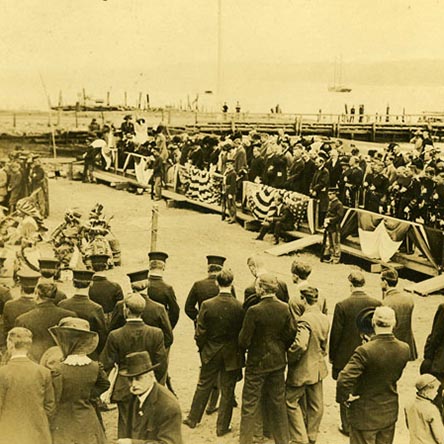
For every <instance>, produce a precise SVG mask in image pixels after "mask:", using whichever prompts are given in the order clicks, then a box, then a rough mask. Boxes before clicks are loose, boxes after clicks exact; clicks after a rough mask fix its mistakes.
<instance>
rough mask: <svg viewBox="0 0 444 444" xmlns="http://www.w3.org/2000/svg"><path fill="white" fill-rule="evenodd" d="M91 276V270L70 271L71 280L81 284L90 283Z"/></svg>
mask: <svg viewBox="0 0 444 444" xmlns="http://www.w3.org/2000/svg"><path fill="white" fill-rule="evenodd" d="M93 275H94V271H92V270H72V280H73V281H77V282H81V283H89V282H91V281H92V277H93Z"/></svg>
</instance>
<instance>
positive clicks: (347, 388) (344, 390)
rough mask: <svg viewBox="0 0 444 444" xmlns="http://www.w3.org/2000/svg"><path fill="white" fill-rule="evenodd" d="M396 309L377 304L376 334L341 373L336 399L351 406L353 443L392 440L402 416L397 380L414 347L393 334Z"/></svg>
mask: <svg viewBox="0 0 444 444" xmlns="http://www.w3.org/2000/svg"><path fill="white" fill-rule="evenodd" d="M395 324H396V317H395V312H394V311H393V310H392V309H391V308H390V307H377V308H376V309H375V313H374V315H373V320H372V325H373V328H374V331H375V335H374V336H373V337H372V338H371V340H370V341H369V342H367V343H365V344H363V345H360V346H359V347H358V348H357V349H356V350H355V351H354V353H353V355H352V357H351V358H350V360H349V362H348V363H347V365H346V366H345V367H344V369H343V370H342V371H341V372H340V373H339V378H338V384H337V391H336V400H337V402H339V403H341V404H345V405H346V406H347V408H348V418H349V421H350V443H351V444H373V443H384V444H391V443H392V442H393V438H394V434H395V424H396V421H397V419H398V409H399V405H398V393H397V388H396V383H397V381H398V380H399V378H400V377H401V375H402V372H403V370H404V368H405V366H406V364H407V362H408V360H409V357H410V348H409V346H408V344H406V343H405V342H402V341H399V340H398V339H396V338H395V336H394V335H393V327H394V326H395Z"/></svg>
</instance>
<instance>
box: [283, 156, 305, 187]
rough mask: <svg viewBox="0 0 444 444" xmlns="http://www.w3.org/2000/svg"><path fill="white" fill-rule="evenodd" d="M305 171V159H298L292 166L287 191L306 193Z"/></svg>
mask: <svg viewBox="0 0 444 444" xmlns="http://www.w3.org/2000/svg"><path fill="white" fill-rule="evenodd" d="M304 169H305V162H304V160H303V159H297V160H295V161H294V162H293V163H292V164H291V167H290V170H289V172H288V178H287V189H289V190H291V191H296V192H297V193H303V192H304V182H305V177H304Z"/></svg>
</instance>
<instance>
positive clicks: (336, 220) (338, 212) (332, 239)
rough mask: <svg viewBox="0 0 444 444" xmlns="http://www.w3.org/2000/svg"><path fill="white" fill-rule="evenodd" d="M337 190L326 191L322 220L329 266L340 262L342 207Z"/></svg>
mask: <svg viewBox="0 0 444 444" xmlns="http://www.w3.org/2000/svg"><path fill="white" fill-rule="evenodd" d="M338 192H339V188H331V187H330V188H329V189H328V208H327V214H326V215H325V219H324V229H325V230H326V232H327V239H328V251H329V254H330V259H329V260H328V261H327V262H329V263H330V264H339V262H340V260H341V227H340V223H341V220H342V217H343V216H344V206H343V205H342V202H341V201H340V200H339V199H338Z"/></svg>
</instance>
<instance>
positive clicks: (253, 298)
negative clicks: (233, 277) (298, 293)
mask: <svg viewBox="0 0 444 444" xmlns="http://www.w3.org/2000/svg"><path fill="white" fill-rule="evenodd" d="M255 282H256V280H255V281H254V282H253V283H252V284H251V285H250V286H249V287H247V288H246V289H245V291H244V304H243V307H244V309H245V310H246V309H247V308H249V307H251V306H253V305H256V304H257V303H258V302H259V301H260V300H261V298H260V297H259V296H258V295H257V294H256V288H255ZM276 297H277V298H278V299H279V300H281V301H282V302H286V303H288V301H289V299H290V296H289V294H288V287H287V284H286V283H285V282H284V281H281V280H280V279H278V290H277V292H276Z"/></svg>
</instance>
